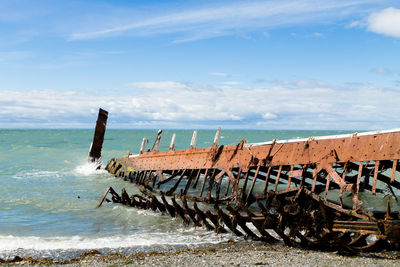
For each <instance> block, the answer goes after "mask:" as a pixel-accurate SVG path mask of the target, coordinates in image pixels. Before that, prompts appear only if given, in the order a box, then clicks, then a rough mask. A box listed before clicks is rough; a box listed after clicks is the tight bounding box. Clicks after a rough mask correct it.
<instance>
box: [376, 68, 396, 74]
mask: <svg viewBox="0 0 400 267" xmlns="http://www.w3.org/2000/svg"><path fill="white" fill-rule="evenodd" d="M371 71H372V72H374V73H377V74H387V73H391V72H392V71H391V70H389V69H388V68H385V67H377V68H373V69H372V70H371Z"/></svg>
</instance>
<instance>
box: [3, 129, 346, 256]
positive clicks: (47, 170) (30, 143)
mask: <svg viewBox="0 0 400 267" xmlns="http://www.w3.org/2000/svg"><path fill="white" fill-rule="evenodd" d="M156 132H157V131H156V130H107V132H106V137H105V141H104V146H103V160H102V161H103V164H104V165H105V164H106V163H107V161H108V160H109V159H110V158H112V157H121V156H124V155H126V153H127V151H128V150H129V151H131V152H132V153H137V152H138V151H139V147H140V143H141V140H142V138H143V137H147V138H149V141H150V143H152V142H153V141H154V138H155V136H156ZM174 132H175V133H176V134H177V137H176V142H175V143H176V149H185V148H188V147H189V143H190V139H191V135H192V131H188V130H176V131H173V130H168V131H164V132H163V134H162V136H163V139H162V141H161V150H166V149H167V148H168V146H169V141H170V139H171V136H172V133H174ZM340 133H345V132H342V131H245V130H240V131H232V130H230V131H228V130H226V131H224V130H223V131H222V132H221V139H220V143H221V144H236V143H238V142H240V140H241V139H244V138H246V139H247V140H248V141H249V142H263V141H270V140H272V139H274V138H278V139H289V138H299V137H309V136H320V135H330V134H340ZM214 134H215V131H207V130H203V131H199V133H198V141H197V147H207V146H210V145H211V143H212V141H213V139H214ZM92 138H93V130H0V257H1V258H8V257H12V256H14V255H21V256H33V257H52V258H70V257H73V256H76V255H78V254H79V253H82V252H83V251H85V250H88V249H98V250H100V251H104V252H113V251H120V252H124V251H129V252H135V251H151V250H171V249H174V248H181V247H185V248H187V247H196V246H200V245H202V244H206V243H215V242H221V241H224V240H228V239H230V238H233V237H232V236H231V235H229V234H226V235H215V234H214V233H213V232H207V231H205V230H203V229H194V228H193V227H184V226H183V225H182V224H181V223H180V221H179V220H177V219H172V218H171V217H169V216H166V215H162V214H160V213H157V212H152V211H141V210H136V209H134V208H128V207H125V206H121V205H117V204H112V203H105V204H104V205H103V206H102V207H101V208H99V209H96V208H95V206H96V204H97V202H98V200H99V199H100V197H101V196H102V194H103V193H104V191H105V189H106V188H107V187H108V186H112V187H113V188H114V189H116V191H117V192H120V191H121V189H122V188H123V187H125V188H126V190H127V191H128V193H130V194H133V193H138V192H139V191H138V189H137V188H136V187H135V185H133V184H130V183H127V182H124V181H122V180H121V179H116V178H115V177H113V176H112V175H109V174H108V173H107V172H106V171H104V170H97V171H96V170H95V168H94V167H93V166H92V165H88V164H87V163H86V159H87V153H88V149H89V146H90V143H91V141H92Z"/></svg>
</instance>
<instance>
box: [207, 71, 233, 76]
mask: <svg viewBox="0 0 400 267" xmlns="http://www.w3.org/2000/svg"><path fill="white" fill-rule="evenodd" d="M209 74H210V75H212V76H218V77H230V76H231V74H229V73H224V72H210V73H209Z"/></svg>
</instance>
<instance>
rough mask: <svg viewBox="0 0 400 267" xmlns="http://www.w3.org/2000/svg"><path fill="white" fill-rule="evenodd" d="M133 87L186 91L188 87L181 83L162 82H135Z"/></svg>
mask: <svg viewBox="0 0 400 267" xmlns="http://www.w3.org/2000/svg"><path fill="white" fill-rule="evenodd" d="M132 85H133V86H136V87H140V88H145V89H185V88H187V85H186V84H184V83H180V82H173V81H160V82H134V83H132Z"/></svg>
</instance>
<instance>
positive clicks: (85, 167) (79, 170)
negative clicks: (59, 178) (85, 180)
mask: <svg viewBox="0 0 400 267" xmlns="http://www.w3.org/2000/svg"><path fill="white" fill-rule="evenodd" d="M74 172H75V173H76V174H78V175H83V176H91V175H95V174H103V173H107V171H106V170H104V169H99V163H98V162H87V163H85V164H82V165H79V166H78V167H76V168H75V170H74Z"/></svg>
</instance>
